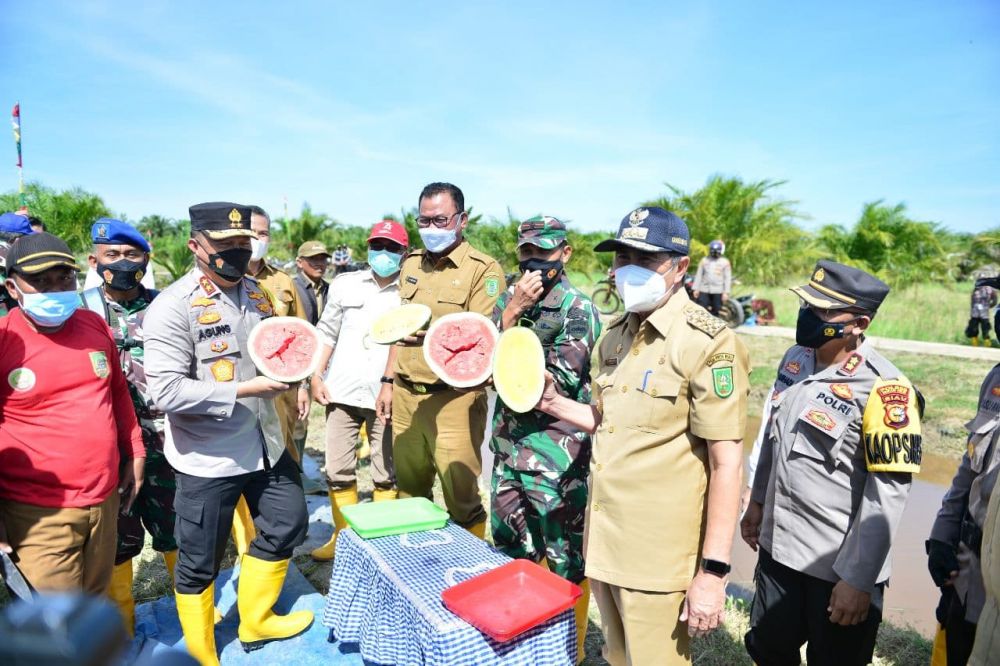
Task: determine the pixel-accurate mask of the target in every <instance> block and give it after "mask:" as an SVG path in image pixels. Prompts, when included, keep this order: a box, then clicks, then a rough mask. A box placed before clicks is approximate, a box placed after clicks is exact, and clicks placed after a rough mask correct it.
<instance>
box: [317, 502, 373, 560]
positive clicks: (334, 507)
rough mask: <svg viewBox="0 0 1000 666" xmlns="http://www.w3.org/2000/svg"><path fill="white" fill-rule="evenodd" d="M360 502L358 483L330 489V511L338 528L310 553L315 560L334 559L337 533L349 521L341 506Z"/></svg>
mask: <svg viewBox="0 0 1000 666" xmlns="http://www.w3.org/2000/svg"><path fill="white" fill-rule="evenodd" d="M376 492H378V491H376ZM357 503H358V485H357V484H354V485H352V486H349V487H347V488H343V489H341V490H331V491H330V511H331V512H332V513H333V525H334V527H335V528H336V529H335V530H334V532H333V534H332V535H331V536H330V540H329V541H327V542H326V543H325V544H323V545H322V546H320V547H319V548H317V549H316V550H314V551H313V552H311V553H309V554H310V555H311V556H312V558H313V559H314V560H317V561H318V562H329V561H330V560H332V559H333V556H334V554H335V553H336V551H337V535H338V534H340V530H342V529H344V528H345V527H347V521H346V520H344V514H343V513H341V512H340V507H343V506H350V505H351V504H357Z"/></svg>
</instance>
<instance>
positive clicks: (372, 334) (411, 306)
mask: <svg viewBox="0 0 1000 666" xmlns="http://www.w3.org/2000/svg"><path fill="white" fill-rule="evenodd" d="M430 320H431V309H430V308H429V307H427V306H426V305H421V304H420V303H407V304H406V305H400V306H399V307H398V308H393V309H392V310H389V311H388V312H386V313H385V314H383V315H381V316H380V317H378V319H376V320H375V321H374V322H372V325H371V328H370V329H369V331H368V337H369V338H371V341H372V342H374V343H376V344H380V345H391V344H393V343H395V342H399V341H400V340H402V339H403V338H405V337H406V336H408V335H413V334H414V333H416V332H417V331H419V330H421V329H422V328H423V327H424V326H426V325H427V322H429V321H430Z"/></svg>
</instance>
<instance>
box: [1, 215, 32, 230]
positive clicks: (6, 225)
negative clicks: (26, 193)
mask: <svg viewBox="0 0 1000 666" xmlns="http://www.w3.org/2000/svg"><path fill="white" fill-rule="evenodd" d="M33 233H35V230H34V229H32V228H31V222H30V221H29V220H28V218H27V217H26V216H25V215H21V214H20V213H4V214H3V215H0V234H18V235H27V234H33Z"/></svg>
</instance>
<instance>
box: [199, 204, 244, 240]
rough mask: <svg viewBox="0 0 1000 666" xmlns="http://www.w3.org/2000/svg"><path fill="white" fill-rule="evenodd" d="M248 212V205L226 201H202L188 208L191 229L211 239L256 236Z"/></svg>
mask: <svg viewBox="0 0 1000 666" xmlns="http://www.w3.org/2000/svg"><path fill="white" fill-rule="evenodd" d="M250 213H251V211H250V206H244V205H242V204H235V203H229V202H227V201H215V202H211V203H202V204H197V205H195V206H191V207H190V208H188V215H189V216H190V218H191V231H200V232H202V233H204V234H205V235H206V236H208V237H209V238H211V239H213V240H222V239H223V238H232V237H233V236H249V237H251V238H256V237H257V233H256V232H255V231H253V230H252V229H251V228H250Z"/></svg>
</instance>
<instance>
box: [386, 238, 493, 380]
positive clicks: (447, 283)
mask: <svg viewBox="0 0 1000 666" xmlns="http://www.w3.org/2000/svg"><path fill="white" fill-rule="evenodd" d="M504 289H506V284H505V283H504V277H503V271H501V270H500V264H498V263H497V261H496V259H493V258H492V257H490V256H488V255H485V254H483V253H482V252H480V251H479V250H477V249H475V248H474V247H472V246H471V245H469V242H468V241H465V240H463V241H462V242H461V244H459V246H458V247H456V248H455V249H454V250H452V251H451V252H449V253H448V254H447V255H446V256H444V257H441V258H440V259H438V261H437V262H436V263H435V262H434V260H433V259H432V258H431V255H430V254H428V253H427V251H426V250H414V251H413V253H412V254H410V256H408V257H407V258H406V259H405V260H404V261H403V265H402V267H401V268H400V273H399V297H400V299H401V301H402V302H403V303H422V304H423V305H426V306H428V307H429V308H430V309H431V322H434V321H435V320H437V319H438V318H439V317H441V316H443V315H446V314H452V313H455V312H478V313H479V314H481V315H483V316H485V317H487V318H489V317H490V315H492V314H493V305H494V304H495V303H496V302H497V298H499V296H500V293H501V292H502V291H503V290H504ZM395 371H396V375H397V376H399V377H401V378H402V379H403V380H404V381H408V382H411V383H417V384H438V383H440V382H441V380H440V379H438V377H437V375H435V374H434V373H433V372H432V371H431V369H430V368H429V367H428V366H427V362H426V361H424V350H423V348H422V347H400V349H399V351H398V352H397V354H396V368H395Z"/></svg>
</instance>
